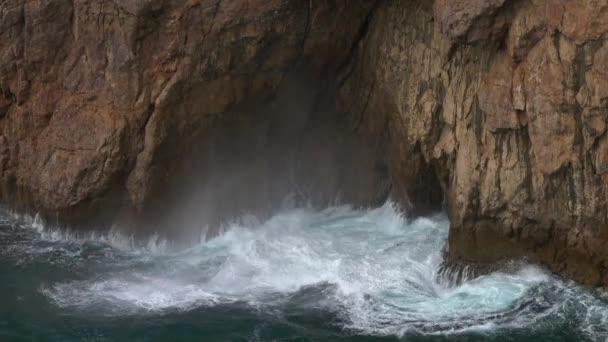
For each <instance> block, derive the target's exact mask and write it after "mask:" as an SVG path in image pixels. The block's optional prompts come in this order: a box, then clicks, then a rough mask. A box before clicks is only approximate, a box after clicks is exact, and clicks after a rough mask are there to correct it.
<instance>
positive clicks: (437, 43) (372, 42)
mask: <svg viewBox="0 0 608 342" xmlns="http://www.w3.org/2000/svg"><path fill="white" fill-rule="evenodd" d="M607 31H608V1H606V0H435V1H434V2H432V1H422V0H392V1H390V0H387V1H375V2H373V1H361V2H356V3H354V2H352V1H346V0H344V1H336V0H325V1H289V0H272V1H268V0H264V1H261V0H260V1H258V0H254V1H240V0H218V1H202V0H198V1H197V0H189V1H173V0H152V1H143V0H141V1H139V0H138V1H122V2H117V1H111V0H100V1H84V0H72V1H68V0H47V1H41V0H33V1H32V0H28V1H26V0H10V1H1V0H0V198H1V199H2V200H3V201H4V202H5V203H10V204H13V205H15V206H17V207H21V208H31V209H34V210H37V211H41V212H42V213H45V214H46V216H47V217H57V218H58V219H60V220H62V221H66V222H74V223H77V222H83V221H86V222H90V221H91V219H92V218H98V219H100V220H101V222H106V223H107V222H113V221H116V220H119V221H123V222H126V221H129V220H134V221H135V222H141V221H142V220H143V221H144V222H146V223H145V226H153V227H154V225H155V222H160V221H163V220H164V221H167V224H171V222H173V226H181V223H180V224H176V223H175V218H179V217H183V215H184V212H185V211H186V212H190V213H191V212H197V211H198V212H200V213H203V214H200V215H203V216H206V215H208V211H205V210H200V207H199V204H200V203H211V204H210V206H209V207H208V208H207V209H209V210H211V211H217V210H219V208H222V207H225V205H224V204H230V205H231V206H233V207H235V210H234V211H233V212H232V213H222V214H221V215H219V217H220V218H225V217H227V216H230V215H234V214H236V213H237V212H239V210H241V211H242V210H243V209H244V210H245V211H247V210H261V209H264V208H263V207H264V205H260V203H257V202H258V201H257V200H256V199H257V198H258V197H257V196H250V194H261V193H272V192H273V191H275V190H276V189H280V191H278V192H280V194H274V195H273V194H271V195H269V196H268V198H266V199H264V201H266V200H267V201H268V202H269V203H273V204H276V202H277V201H278V199H279V198H281V197H282V196H284V195H285V194H286V193H289V192H290V191H293V190H294V189H293V185H294V184H296V185H301V184H307V186H305V189H304V190H303V191H302V192H304V193H305V194H307V195H308V196H310V195H311V194H315V193H317V192H318V191H321V193H323V192H324V191H325V192H326V193H327V196H323V197H324V198H322V199H320V200H319V201H317V202H318V203H321V204H322V203H327V201H328V200H329V199H330V198H331V196H336V195H338V194H343V195H344V200H345V201H349V202H355V203H358V204H361V205H369V204H373V203H376V202H378V201H380V200H382V199H383V198H384V196H385V195H386V193H387V191H388V189H389V188H390V189H392V196H393V197H394V198H395V199H397V200H399V201H400V203H402V205H403V207H404V208H405V209H406V210H408V211H409V212H410V213H421V214H424V213H426V212H428V211H433V210H437V209H438V208H440V207H441V205H442V202H443V203H446V204H447V208H448V211H449V215H450V220H451V229H450V238H449V246H448V255H449V256H450V257H451V258H453V259H457V260H464V261H468V262H480V263H485V262H495V261H497V260H501V259H505V258H512V257H529V258H531V259H533V260H536V261H539V262H542V263H544V264H546V265H548V266H549V267H550V268H551V269H553V270H554V271H556V272H559V273H561V274H563V275H566V276H568V277H572V278H574V279H577V280H579V281H582V282H585V283H587V284H590V285H608V273H607V271H606V270H607V268H608V253H606V247H608V133H606V131H607V128H606V125H607V121H608V108H607V106H608V101H607V99H608V72H607V71H606V70H608V42H607V40H606V32H607ZM243 137H245V138H243ZM285 146H287V147H285ZM320 151H322V153H319V152H320ZM217 165H220V166H217ZM226 170H232V171H234V170H236V171H238V172H235V173H234V175H233V174H232V173H230V175H229V177H225V176H226V175H227V174H226ZM241 170H246V172H244V171H243V172H244V173H243V172H241ZM272 170H282V171H281V172H278V173H277V174H275V173H273V172H271V171H272ZM389 177H390V179H389ZM182 179H199V180H202V181H200V182H195V184H194V185H193V186H192V183H190V182H184V183H182V184H180V180H182ZM225 179H230V180H235V181H230V182H223V181H219V180H225ZM321 180H323V181H321ZM389 183H390V184H389ZM218 184H219V185H218ZM308 185H309V186H308ZM209 186H211V188H209ZM192 188H195V189H199V190H200V191H198V192H194V194H195V195H192V193H191V192H189V191H190V190H191V189H192ZM209 189H211V190H209ZM243 189H245V193H248V194H249V195H247V196H241V195H242V194H243V193H244V192H243ZM237 190H238V191H237ZM296 190H298V191H299V190H301V189H296ZM185 193H187V195H184V194H185ZM201 193H203V194H206V195H203V196H202V197H201V196H200V194H201ZM218 194H221V195H219V197H218ZM184 198H186V199H188V201H187V203H182V202H181V201H182V199H184ZM247 198H249V199H248V200H246V199H247ZM237 199H238V201H237ZM241 199H243V201H244V202H243V203H240V200H241ZM216 202H217V203H216ZM171 205H172V208H167V206H171ZM180 208H181V209H180ZM165 212H168V213H169V214H168V215H164V213H165ZM117 213H119V215H118V216H116V215H117ZM159 213H162V215H161V214H159ZM154 214H158V215H160V216H161V217H158V216H155V215H154ZM200 215H199V216H200ZM198 218H200V217H193V218H191V220H190V221H196V220H197V219H198ZM156 228H158V227H155V228H153V229H156Z"/></svg>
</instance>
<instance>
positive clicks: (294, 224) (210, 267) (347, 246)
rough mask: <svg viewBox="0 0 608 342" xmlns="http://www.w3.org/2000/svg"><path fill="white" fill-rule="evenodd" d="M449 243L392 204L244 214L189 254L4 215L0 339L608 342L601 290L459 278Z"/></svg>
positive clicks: (520, 275)
mask: <svg viewBox="0 0 608 342" xmlns="http://www.w3.org/2000/svg"><path fill="white" fill-rule="evenodd" d="M202 235H204V234H202ZM446 237H447V220H446V219H445V217H442V216H436V217H429V218H422V219H417V220H413V221H408V220H406V219H404V218H403V217H402V216H401V215H400V214H399V213H398V212H397V211H396V210H395V209H394V208H393V206H392V205H390V204H386V205H385V206H383V207H381V208H378V209H373V210H353V209H351V208H349V207H334V208H329V209H326V210H322V211H315V210H312V209H285V210H283V211H282V212H281V213H280V214H278V215H276V216H274V217H272V218H271V219H270V220H268V221H266V222H257V221H256V220H255V219H253V218H244V219H242V220H240V223H235V224H231V225H227V226H226V227H224V230H223V233H222V234H221V235H220V236H218V237H216V238H213V239H210V240H208V241H205V240H206V239H205V238H204V236H202V237H201V239H200V241H193V242H192V244H191V247H189V248H186V249H184V248H177V247H175V246H172V245H171V244H170V243H168V242H166V241H163V240H160V239H158V238H151V239H150V240H147V241H136V240H134V239H133V238H129V237H126V236H123V235H121V234H118V233H115V232H109V233H106V234H101V235H99V234H98V235H94V234H89V235H75V234H70V233H66V232H62V231H61V230H56V229H53V228H48V227H47V228H45V227H43V226H42V225H41V224H39V223H37V222H35V220H28V219H24V218H19V217H16V216H15V215H9V214H8V213H6V212H3V213H0V341H351V340H352V341H376V340H377V341H397V340H403V341H606V340H607V339H608V300H607V299H605V298H604V295H603V294H602V293H599V292H596V291H592V290H588V289H585V288H582V287H579V286H577V285H575V284H573V283H570V282H564V281H562V280H560V279H558V278H556V277H555V276H553V275H551V274H549V273H548V272H546V271H544V270H543V269H542V268H539V267H537V266H534V265H524V264H513V265H512V267H510V268H509V271H502V272H494V273H492V274H488V275H484V276H480V277H476V278H473V277H470V278H469V279H468V280H467V281H465V282H463V283H456V282H454V281H451V280H450V277H449V276H446V275H442V274H441V272H440V264H441V261H442V259H441V258H442V248H444V244H445V240H446Z"/></svg>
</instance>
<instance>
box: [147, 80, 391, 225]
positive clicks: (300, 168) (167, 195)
mask: <svg viewBox="0 0 608 342" xmlns="http://www.w3.org/2000/svg"><path fill="white" fill-rule="evenodd" d="M331 89H332V84H328V83H327V82H324V81H320V80H316V79H311V78H310V77H307V76H305V75H304V76H303V75H302V74H298V75H295V76H290V77H289V78H288V79H287V80H285V81H284V82H283V83H282V85H281V87H280V88H279V89H278V91H277V92H276V93H275V94H272V95H271V96H268V97H264V96H260V97H258V98H255V99H254V100H253V101H250V102H248V103H245V104H242V105H239V107H238V108H234V109H233V110H231V111H230V113H228V114H225V115H221V116H219V117H217V118H213V121H212V122H211V123H210V124H209V125H208V127H206V128H203V129H201V130H200V131H199V132H198V133H197V134H196V135H195V136H194V137H193V138H192V140H191V141H190V142H189V143H188V147H187V149H186V151H185V152H184V153H183V154H181V156H180V157H179V158H176V159H174V160H173V161H172V162H171V163H172V164H173V165H172V167H171V172H170V173H169V174H170V175H171V176H169V177H167V178H166V179H165V180H164V181H165V182H164V184H163V185H162V187H161V189H160V190H159V192H158V195H157V196H155V198H154V199H153V200H152V201H151V202H150V204H149V205H147V207H146V208H145V218H144V219H145V221H146V223H145V225H146V226H147V227H148V229H153V230H154V231H155V232H159V231H161V232H168V233H169V234H171V235H176V236H177V237H180V236H188V235H191V233H193V232H195V233H198V232H200V231H207V232H208V236H213V235H214V234H216V233H217V232H218V231H219V229H218V227H221V225H222V223H224V222H227V221H233V220H238V219H242V218H243V217H251V216H253V217H255V218H256V219H264V218H267V217H269V216H270V215H272V214H273V213H275V212H276V211H277V210H278V209H280V208H282V207H284V206H285V205H291V206H302V205H304V206H313V207H318V208H321V207H326V206H329V205H335V204H351V205H353V206H356V207H367V206H375V205H379V204H382V203H383V202H384V201H385V200H386V198H387V196H388V193H389V189H390V177H389V172H388V171H389V168H388V165H387V163H388V161H387V159H386V158H387V153H386V143H387V141H386V139H385V138H384V137H383V136H382V135H377V136H370V135H369V134H362V133H361V132H359V131H357V129H354V128H353V124H352V120H351V118H350V117H349V115H348V114H344V113H341V112H340V111H338V110H336V108H335V102H336V101H335V94H334V92H333V91H331Z"/></svg>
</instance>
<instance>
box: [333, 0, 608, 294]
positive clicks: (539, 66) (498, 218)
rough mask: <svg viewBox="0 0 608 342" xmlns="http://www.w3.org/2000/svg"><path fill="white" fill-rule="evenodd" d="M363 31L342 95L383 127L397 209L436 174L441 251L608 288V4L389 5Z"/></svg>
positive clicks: (551, 0)
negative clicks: (443, 203) (527, 261)
mask: <svg viewBox="0 0 608 342" xmlns="http://www.w3.org/2000/svg"><path fill="white" fill-rule="evenodd" d="M371 27H372V30H371V31H370V33H369V35H368V36H367V39H366V40H365V41H364V43H363V46H364V47H363V50H364V53H363V56H362V58H361V60H360V61H359V64H358V66H357V69H356V71H355V73H354V76H352V77H351V82H350V85H348V86H347V87H345V88H343V91H342V98H343V99H345V101H348V100H350V99H365V100H364V101H365V103H369V104H371V105H370V106H367V107H364V108H366V109H365V114H364V115H365V116H366V117H367V118H368V120H370V121H373V120H376V119H378V118H384V117H386V118H388V120H389V122H390V124H389V127H390V137H391V145H392V147H391V153H390V159H391V174H392V176H393V179H394V182H395V183H396V184H398V186H396V188H397V189H401V190H402V191H401V193H400V194H399V197H400V198H401V199H402V201H403V202H404V203H405V204H406V205H408V203H415V202H416V199H417V198H419V194H417V193H416V192H415V191H412V190H415V189H416V186H415V184H416V183H417V182H419V181H420V179H421V176H420V173H419V172H418V171H416V170H425V169H428V168H429V167H432V168H433V169H434V170H435V175H436V178H437V183H439V184H441V187H442V188H443V189H444V191H445V194H446V197H447V202H448V206H449V215H450V221H451V228H450V239H449V246H448V247H449V251H448V254H449V255H450V256H451V257H452V258H457V259H463V260H465V261H474V262H493V261H496V260H500V259H503V258H510V257H522V256H525V257H530V258H532V259H534V260H537V261H540V262H542V263H545V264H547V265H549V266H550V268H551V269H553V270H554V271H557V272H559V273H561V274H563V275H566V276H568V277H572V278H574V279H577V280H580V281H583V282H585V283H587V284H591V285H608V273H607V272H606V268H607V267H608V253H606V247H608V134H606V123H607V119H608V108H607V105H608V102H607V100H608V74H606V70H607V66H608V65H607V63H608V41H606V39H605V38H606V32H608V2H606V1H591V0H589V1H586V0H585V1H578V0H577V1H569V0H563V1H562V0H546V1H534V0H527V1H524V0H522V1H504V0H497V1H476V0H470V1H467V0H462V1H453V0H450V1H448V0H446V1H439V0H437V1H435V3H434V4H426V3H425V2H422V1H421V2H416V1H401V2H399V1H395V2H387V3H382V5H381V6H380V7H379V8H378V10H377V12H376V13H375V15H374V20H373V21H372V22H371ZM353 94H357V95H354V96H353ZM359 106H362V104H361V103H360V104H359ZM424 174H427V173H424ZM423 179H428V176H427V177H423Z"/></svg>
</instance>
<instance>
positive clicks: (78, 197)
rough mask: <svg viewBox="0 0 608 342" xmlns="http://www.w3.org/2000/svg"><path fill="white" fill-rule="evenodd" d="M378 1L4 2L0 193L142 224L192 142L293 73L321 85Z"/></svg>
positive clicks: (58, 209) (19, 202)
mask: <svg viewBox="0 0 608 342" xmlns="http://www.w3.org/2000/svg"><path fill="white" fill-rule="evenodd" d="M372 5H373V3H372V2H369V3H361V4H359V5H357V6H352V5H351V4H350V2H348V1H287V0H272V1H268V0H259V1H257V0H256V1H240V0H218V1H201V0H198V1H197V0H188V1H181V0H179V1H177V0H175V1H173V0H152V1H148V0H145V1H144V0H136V1H112V0H99V1H88V0H44V1H42V0H34V1H30V0H27V1H26V0H7V1H0V198H2V200H3V202H4V203H9V204H11V205H14V206H16V207H18V208H28V209H33V210H36V211H39V212H41V213H43V214H45V216H47V217H49V218H52V219H55V218H57V219H59V220H60V221H62V222H67V223H70V224H78V223H80V222H86V223H87V224H91V222H100V223H104V222H105V223H107V222H110V221H112V220H114V219H115V215H116V213H117V212H120V213H121V216H132V215H135V216H136V217H135V218H134V219H135V220H138V217H137V216H145V215H144V214H145V212H146V211H150V210H154V209H152V207H154V206H152V207H151V208H148V207H149V203H150V201H151V199H152V198H153V197H155V196H156V197H158V196H160V195H162V194H163V193H164V190H166V188H167V187H169V185H168V183H169V182H170V180H171V179H172V178H175V177H174V176H175V173H176V172H178V171H176V170H175V167H174V166H175V165H176V164H179V159H180V157H181V156H183V155H184V153H185V151H186V150H187V149H189V148H190V147H191V146H192V145H193V144H195V142H194V141H197V142H199V143H201V140H200V139H198V140H197V138H196V137H197V136H201V135H205V132H208V131H209V129H211V128H212V127H215V126H216V125H218V123H220V124H221V122H223V121H226V120H229V119H228V118H229V117H233V116H237V115H239V113H241V114H242V113H247V112H254V108H257V109H259V108H261V107H263V106H269V103H270V102H272V101H274V100H275V97H276V94H277V91H276V90H277V89H278V88H280V87H281V86H282V85H284V84H285V82H288V79H293V78H294V77H292V76H291V75H292V74H293V73H297V72H300V73H305V74H306V77H307V78H309V79H314V80H316V81H315V82H317V83H316V84H315V86H314V87H313V86H310V85H309V88H311V89H313V90H314V91H316V92H319V91H321V90H323V91H326V90H328V89H329V88H330V86H331V82H330V81H328V80H331V79H332V78H334V77H333V76H332V75H337V74H339V73H340V72H341V71H340V70H341V68H342V65H343V64H345V63H346V62H347V61H348V59H349V58H350V55H351V50H352V46H353V45H354V44H355V42H356V41H357V39H360V38H361V36H362V33H361V32H362V27H364V26H365V25H364V24H365V22H366V19H367V18H368V15H369V13H370V10H371V7H372ZM335 18H340V20H335ZM295 78H297V77H295ZM306 82H308V83H311V82H312V81H309V80H307V81H306ZM292 83H293V82H292ZM311 91H312V90H311ZM309 92H310V91H309ZM326 93H327V92H326ZM298 96H299V95H298ZM315 96H316V95H315V94H313V95H308V94H303V95H301V96H299V97H304V98H309V99H308V100H306V101H307V103H302V106H312V105H313V103H316V101H317V100H316V97H315ZM313 99H314V100H313ZM277 101H279V104H280V101H285V100H284V99H283V100H280V99H279V100H277ZM300 102H302V101H300ZM292 109H293V108H292ZM298 110H302V109H301V108H298ZM258 112H259V110H258ZM275 116H276V115H275ZM267 117H268V116H267ZM286 121H289V120H286ZM275 123H276V122H275ZM302 125H303V124H302ZM302 129H303V128H302ZM302 129H300V130H302ZM241 133H242V132H241ZM292 133H293V132H292ZM300 133H301V132H300ZM241 145H243V144H241ZM224 150H228V149H227V148H224ZM250 152H251V151H250ZM253 152H255V151H253ZM235 196H236V195H235ZM123 213H126V214H124V215H123ZM93 218H95V219H93ZM125 220H126V219H125Z"/></svg>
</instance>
